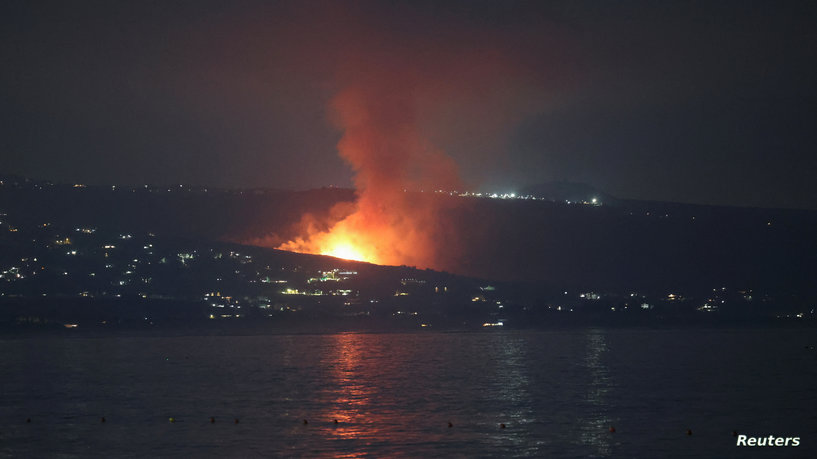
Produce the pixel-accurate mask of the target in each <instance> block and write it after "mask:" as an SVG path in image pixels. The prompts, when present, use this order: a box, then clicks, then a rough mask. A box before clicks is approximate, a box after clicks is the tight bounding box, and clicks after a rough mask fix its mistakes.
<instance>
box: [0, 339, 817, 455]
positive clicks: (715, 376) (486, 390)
mask: <svg viewBox="0 0 817 459" xmlns="http://www.w3.org/2000/svg"><path fill="white" fill-rule="evenodd" d="M758 333H761V332H756V331H741V332H728V331H717V330H716V331H684V332H672V333H670V332H661V331H627V330H618V331H610V330H572V331H551V332H487V333H418V334H354V333H350V334H337V335H291V336H232V337H231V336H223V337H222V336H215V337H214V336H205V337H196V336H187V337H147V336H145V337H128V338H121V337H107V338H93V339H90V338H70V339H61V338H53V337H51V338H42V337H40V338H38V339H33V338H13V339H10V338H7V339H0V345H1V346H2V349H3V352H2V353H0V374H2V375H3V378H2V381H0V389H2V394H3V396H2V397H1V398H0V457H2V456H11V457H20V456H27V457H43V456H63V457H87V456H114V457H117V456H118V457H123V456H124V457H145V456H169V455H180V456H196V457H202V456H232V457H259V456H260V457H270V456H308V457H315V456H319V457H350V458H354V457H364V456H375V457H395V456H402V457H427V456H468V457H474V456H481V457H484V456H493V457H497V456H499V457H512V456H528V457H588V456H595V457H618V456H627V457H660V456H666V455H668V454H670V455H671V454H676V455H677V454H681V455H683V456H688V457H696V456H697V457H711V456H730V455H734V450H733V448H734V445H733V443H732V441H733V440H732V437H731V431H732V430H733V429H745V428H750V427H752V426H753V425H758V426H760V427H761V428H769V427H768V426H772V427H775V428H776V429H777V430H776V432H777V433H778V434H785V433H788V432H791V433H792V434H797V433H800V435H805V434H806V433H807V432H810V431H814V430H817V416H815V415H814V414H813V412H812V411H811V410H806V409H805V408H804V407H810V406H813V405H814V404H817V399H816V398H815V392H814V391H813V387H815V385H817V369H815V367H816V366H815V365H814V362H815V356H814V355H811V354H808V352H806V351H803V348H804V346H806V347H807V345H808V344H810V343H812V341H813V333H810V332H806V331H797V330H795V331H780V330H771V331H769V330H764V331H762V333H761V334H762V336H763V338H764V339H763V340H760V339H758V338H757V336H758ZM775 346H777V347H775ZM656 349H657V350H660V351H659V352H658V353H657V352H656ZM792 350H796V351H792ZM746 355H751V356H770V355H772V356H775V357H776V359H775V360H774V365H775V366H774V370H775V371H774V372H773V373H771V375H772V376H771V377H770V378H768V379H765V380H764V379H763V373H758V371H757V367H756V365H754V362H755V360H754V359H747V358H746V357H745V356H746ZM702 356H703V357H702ZM781 375H783V376H785V375H796V377H790V378H784V377H781ZM736 388H740V389H741V390H736ZM771 389H773V392H771ZM770 393H773V394H774V395H773V396H770V395H769V394H770ZM100 416H105V417H106V418H107V422H106V423H105V424H101V423H100V422H99V417H100ZM169 416H173V417H175V418H176V419H178V420H179V421H178V422H176V423H169V422H168V417H169ZM210 416H214V417H215V418H216V419H217V422H215V423H212V424H211V423H210V422H209V418H210ZM27 417H31V418H33V422H32V423H30V424H27V423H25V422H23V420H25V419H26V418H27ZM233 418H236V419H240V423H238V424H236V423H234V422H232V421H233ZM305 419H306V420H307V421H308V423H307V424H304V423H303V421H304V420H305ZM334 420H337V421H338V423H337V424H335V423H334ZM449 422H451V423H452V427H449V426H448V423H449ZM733 423H740V425H733ZM500 424H505V425H506V428H505V429H502V428H500ZM611 425H615V426H616V428H617V433H615V434H611V433H610V432H609V431H608V429H609V427H610V426H611ZM688 427H692V428H694V430H695V432H696V434H695V436H694V437H687V436H686V435H684V432H685V431H686V429H687V428H688ZM798 428H802V429H804V430H802V431H799V432H798V431H797V429H798ZM807 429H811V430H807ZM723 432H726V434H725V436H724V435H721V433H723ZM776 432H771V433H776ZM815 443H817V441H814V442H812V443H808V442H804V448H801V450H800V452H803V453H804V454H805V453H806V449H805V448H807V447H808V445H809V444H812V445H813V444H815ZM805 455H807V454H805Z"/></svg>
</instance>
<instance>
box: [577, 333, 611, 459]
mask: <svg viewBox="0 0 817 459" xmlns="http://www.w3.org/2000/svg"><path fill="white" fill-rule="evenodd" d="M607 351H608V349H607V342H606V339H605V334H604V331H603V330H591V331H588V333H587V353H586V355H585V357H584V361H583V362H582V364H583V366H584V367H585V368H586V369H587V376H588V381H587V403H588V407H587V409H586V410H585V411H584V412H585V414H586V419H584V421H583V423H582V424H583V425H582V434H581V438H582V442H583V443H585V444H587V445H590V446H591V447H593V449H594V451H593V452H592V455H593V456H596V457H598V456H601V457H604V456H609V455H610V454H611V452H612V450H611V445H610V442H611V439H612V438H613V436H612V435H611V434H610V431H609V429H610V428H611V427H615V426H613V425H612V420H611V419H610V415H609V401H608V397H609V395H610V394H609V392H610V390H611V387H610V384H611V382H610V373H609V371H608V369H607V365H606V363H605V361H604V359H605V355H604V354H605V353H606V352H607Z"/></svg>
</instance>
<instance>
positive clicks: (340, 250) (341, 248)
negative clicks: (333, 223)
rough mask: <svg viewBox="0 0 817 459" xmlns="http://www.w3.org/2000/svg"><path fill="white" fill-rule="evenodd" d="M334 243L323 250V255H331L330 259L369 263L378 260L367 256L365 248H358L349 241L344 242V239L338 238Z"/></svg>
mask: <svg viewBox="0 0 817 459" xmlns="http://www.w3.org/2000/svg"><path fill="white" fill-rule="evenodd" d="M331 239H335V240H334V241H333V242H330V244H329V245H328V246H327V247H326V248H324V249H321V252H320V254H321V255H329V256H330V257H336V258H343V259H344V260H353V261H365V262H368V263H375V261H376V259H375V258H374V257H372V256H370V255H369V256H367V255H366V254H365V253H364V250H363V248H361V247H357V246H356V245H355V244H354V243H353V242H351V241H349V240H343V238H342V237H340V236H336V237H334V238H331Z"/></svg>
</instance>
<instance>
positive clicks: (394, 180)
mask: <svg viewBox="0 0 817 459" xmlns="http://www.w3.org/2000/svg"><path fill="white" fill-rule="evenodd" d="M384 81H385V80H384ZM332 109H333V113H334V115H335V116H334V119H335V121H336V122H337V123H338V125H339V127H341V128H342V129H343V131H344V134H343V137H342V138H341V140H340V142H339V143H338V153H339V154H340V156H341V157H342V158H343V159H344V160H346V162H348V163H349V164H350V165H351V166H352V169H353V170H354V172H355V177H354V181H355V187H356V188H357V198H358V199H357V201H356V202H355V204H354V206H353V208H350V205H349V203H342V204H340V205H338V206H336V207H335V208H334V209H332V211H331V212H330V214H331V215H332V217H333V219H334V221H333V222H331V224H330V225H328V229H327V226H324V225H310V224H308V222H309V221H310V218H311V216H305V222H306V223H307V224H305V225H303V226H305V228H304V230H303V231H302V232H301V236H300V237H297V238H295V239H293V240H290V241H288V242H286V243H284V244H282V245H280V246H278V247H277V248H278V249H281V250H289V251H292V252H302V253H313V254H321V255H330V256H334V257H338V258H344V259H347V260H357V261H365V262H369V263H375V264H381V265H407V266H416V267H418V268H440V267H441V266H442V263H440V259H439V258H440V253H441V252H449V253H450V252H452V251H453V249H452V243H451V240H452V237H451V235H450V233H452V232H451V231H450V228H448V227H447V226H446V225H445V224H444V223H445V218H444V217H445V216H446V214H447V213H448V211H449V210H450V208H451V205H450V204H444V203H443V202H442V201H440V200H437V199H434V197H433V196H432V193H416V192H415V193H411V192H406V190H424V189H425V190H434V189H457V188H458V185H459V178H458V176H457V166H456V164H455V163H454V161H453V160H452V159H451V158H450V157H448V156H447V155H445V153H443V152H442V151H440V150H438V149H436V148H434V147H433V146H432V145H430V144H429V143H428V142H427V141H425V139H424V138H423V136H422V135H421V133H420V129H419V128H418V126H417V125H416V124H415V122H414V118H413V111H414V107H413V99H412V98H411V97H410V93H401V92H398V93H395V92H394V91H393V88H392V87H391V86H390V85H387V86H384V87H379V86H378V85H374V86H371V85H369V86H366V87H362V88H361V87H352V88H347V89H346V90H344V91H342V92H341V93H339V94H338V95H336V96H335V98H334V99H333V101H332Z"/></svg>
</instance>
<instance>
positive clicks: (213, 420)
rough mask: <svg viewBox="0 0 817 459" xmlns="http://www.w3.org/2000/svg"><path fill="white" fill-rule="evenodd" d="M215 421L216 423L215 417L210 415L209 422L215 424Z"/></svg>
mask: <svg viewBox="0 0 817 459" xmlns="http://www.w3.org/2000/svg"><path fill="white" fill-rule="evenodd" d="M215 423H216V418H214V417H212V416H210V424H215Z"/></svg>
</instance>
